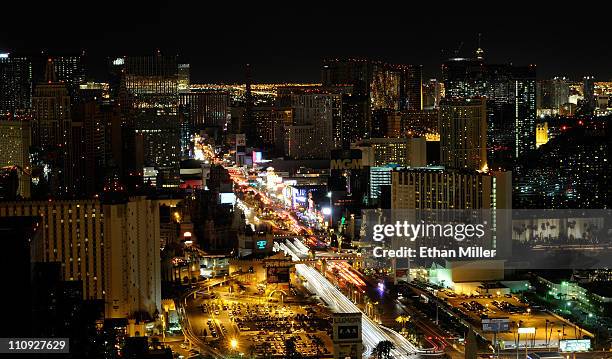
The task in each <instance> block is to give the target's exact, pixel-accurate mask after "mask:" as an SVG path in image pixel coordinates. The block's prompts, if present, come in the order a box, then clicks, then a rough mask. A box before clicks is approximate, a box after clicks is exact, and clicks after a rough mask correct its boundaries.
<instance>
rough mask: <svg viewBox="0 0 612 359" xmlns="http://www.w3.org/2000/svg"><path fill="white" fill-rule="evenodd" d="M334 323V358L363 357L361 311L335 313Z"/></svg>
mask: <svg viewBox="0 0 612 359" xmlns="http://www.w3.org/2000/svg"><path fill="white" fill-rule="evenodd" d="M332 323H333V337H332V339H333V342H334V359H349V358H350V359H361V358H362V355H363V343H362V341H361V313H335V314H334V315H333V317H332Z"/></svg>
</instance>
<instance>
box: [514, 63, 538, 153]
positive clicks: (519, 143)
mask: <svg viewBox="0 0 612 359" xmlns="http://www.w3.org/2000/svg"><path fill="white" fill-rule="evenodd" d="M512 81H513V84H514V112H515V125H514V136H515V139H514V155H515V158H519V157H522V156H524V155H525V154H527V153H528V152H529V151H532V150H534V149H535V141H536V138H535V127H536V114H537V110H536V69H535V65H529V66H524V67H514V68H513V76H512Z"/></svg>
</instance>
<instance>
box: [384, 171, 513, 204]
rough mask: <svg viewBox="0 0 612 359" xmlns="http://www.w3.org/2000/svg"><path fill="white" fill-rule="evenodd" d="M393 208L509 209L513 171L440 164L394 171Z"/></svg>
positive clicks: (392, 175) (392, 179)
mask: <svg viewBox="0 0 612 359" xmlns="http://www.w3.org/2000/svg"><path fill="white" fill-rule="evenodd" d="M391 181H392V190H391V194H392V196H391V203H392V207H391V208H393V209H510V208H512V176H511V174H510V172H494V173H487V174H485V173H477V172H470V171H462V170H449V169H443V168H437V167H428V168H407V169H400V170H397V171H393V172H392V173H391Z"/></svg>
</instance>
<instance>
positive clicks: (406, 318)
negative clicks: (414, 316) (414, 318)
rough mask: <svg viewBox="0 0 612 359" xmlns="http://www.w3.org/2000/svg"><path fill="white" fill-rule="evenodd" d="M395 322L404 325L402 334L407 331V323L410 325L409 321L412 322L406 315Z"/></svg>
mask: <svg viewBox="0 0 612 359" xmlns="http://www.w3.org/2000/svg"><path fill="white" fill-rule="evenodd" d="M395 321H396V322H398V323H400V324H401V325H402V332H403V331H405V330H406V323H408V321H410V316H409V315H407V316H404V315H400V316H399V317H397V318H395Z"/></svg>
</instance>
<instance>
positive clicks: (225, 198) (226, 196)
mask: <svg viewBox="0 0 612 359" xmlns="http://www.w3.org/2000/svg"><path fill="white" fill-rule="evenodd" d="M219 200H220V202H221V204H232V205H233V204H236V195H235V194H234V193H233V192H232V193H219Z"/></svg>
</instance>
